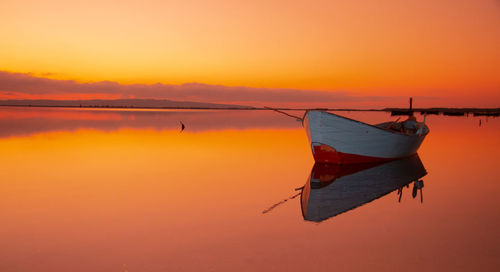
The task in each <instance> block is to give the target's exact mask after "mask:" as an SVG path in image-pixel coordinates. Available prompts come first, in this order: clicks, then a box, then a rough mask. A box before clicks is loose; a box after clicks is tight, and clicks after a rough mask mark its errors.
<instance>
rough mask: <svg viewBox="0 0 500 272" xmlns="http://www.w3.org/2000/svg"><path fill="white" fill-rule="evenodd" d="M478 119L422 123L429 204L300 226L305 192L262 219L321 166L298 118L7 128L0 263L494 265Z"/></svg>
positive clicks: (493, 185)
mask: <svg viewBox="0 0 500 272" xmlns="http://www.w3.org/2000/svg"><path fill="white" fill-rule="evenodd" d="M92 114H94V113H92ZM247 114H248V113H247ZM250 115H251V114H250ZM148 116H150V117H151V118H152V119H153V120H150V123H151V124H153V123H154V122H155V121H156V122H158V120H163V121H165V120H169V119H165V118H163V117H158V116H156V117H155V116H154V115H148ZM186 116H187V115H185V114H184V115H183V114H180V115H176V116H175V117H176V118H175V120H173V121H172V123H174V121H175V122H177V119H178V118H177V117H181V118H182V119H185V118H187V117H186ZM385 117H387V116H385ZM141 118H143V119H142V120H146V119H148V118H149V117H141ZM162 118H163V119H162ZM200 118H202V117H200ZM252 118H253V117H247V119H245V120H256V119H252ZM279 118H281V117H279ZM365 118H367V119H377V118H379V117H378V116H375V117H374V116H371V117H370V116H367V117H365ZM46 119H48V120H49V121H50V120H52V121H53V120H54V118H52V117H51V118H46ZM125 119H126V118H125ZM37 120H40V119H37ZM193 120H196V118H194V117H193ZM202 120H208V118H206V119H202ZM216 120H221V119H216ZM259 120H260V121H262V122H265V120H266V119H265V118H261V119H259ZM284 120H287V119H286V118H285V119H284ZM292 121H293V120H292ZM473 121H474V122H473ZM475 121H477V119H465V118H443V117H433V118H429V119H428V123H429V126H430V128H431V133H430V134H429V136H428V138H427V139H426V141H425V142H424V144H423V146H422V148H421V150H420V158H421V160H422V161H423V164H424V165H425V168H426V169H427V171H428V172H429V174H428V175H427V176H426V177H425V201H424V203H423V204H421V203H420V202H419V201H414V200H412V199H411V196H410V192H409V190H408V191H407V192H404V195H403V198H402V201H401V203H398V201H397V200H398V195H397V194H396V192H394V193H391V194H389V195H387V196H385V197H382V198H380V199H377V200H376V201H373V202H371V203H369V204H367V205H363V206H362V207H359V208H357V209H355V210H352V211H350V212H348V213H343V214H341V215H339V216H336V217H335V218H332V219H330V220H327V221H323V222H322V223H320V224H317V223H311V222H306V221H304V220H303V218H302V213H301V207H300V201H299V199H298V198H294V199H292V200H289V201H287V202H286V203H285V204H282V205H280V206H278V207H276V208H275V209H273V210H272V211H270V212H268V213H265V214H262V210H264V209H265V208H266V207H269V206H270V205H272V204H273V203H276V202H277V201H280V200H282V199H284V198H286V197H288V196H290V195H293V194H295V193H296V191H295V190H294V189H295V188H298V187H301V186H302V185H303V184H304V182H305V181H306V180H307V179H308V176H309V174H310V171H311V167H312V166H313V159H312V156H311V154H310V150H309V148H308V147H307V139H306V135H305V133H304V132H303V130H302V129H301V128H300V123H299V124H297V123H294V122H295V121H293V122H291V123H288V125H287V126H288V127H279V126H274V127H273V125H272V122H274V121H273V120H272V119H271V120H270V122H271V125H266V124H264V125H261V126H260V127H259V126H258V125H256V124H257V123H252V122H249V123H245V124H244V126H243V125H242V124H237V125H233V124H234V123H226V124H225V125H224V126H225V127H224V126H222V127H219V128H217V129H213V130H210V129H208V128H209V127H208V125H207V126H206V127H207V129H204V130H198V131H196V132H190V131H185V132H182V133H180V132H179V130H178V127H177V126H174V125H172V127H171V128H160V129H158V127H148V126H146V127H143V126H139V127H134V126H123V127H122V126H114V127H113V129H105V128H102V127H100V126H96V125H93V124H95V122H100V121H99V120H93V122H94V123H88V124H86V126H87V127H85V126H83V127H70V129H64V128H65V127H64V126H61V127H58V128H57V129H55V130H44V131H37V132H30V133H14V134H10V136H8V137H4V138H1V139H0V170H1V173H2V179H1V181H0V186H1V190H0V220H1V222H2V224H1V226H0V240H1V241H2V246H1V247H0V271H194V270H202V271H206V270H208V271H210V270H214V271H234V270H241V271H255V270H263V271H283V270H291V271H302V270H318V271H331V270H333V269H336V270H350V271H353V270H354V271H366V270H367V269H370V270H400V269H401V268H402V267H404V268H405V270H410V271H422V270H462V271H467V270H471V269H473V268H477V267H480V268H481V270H485V271H487V270H494V269H495V268H496V267H497V266H498V265H499V264H500V263H499V258H498V256H500V255H499V254H500V249H499V247H498V245H499V244H500V238H499V237H498V235H497V230H498V227H499V222H500V213H499V208H498V207H500V205H499V204H500V203H499V201H498V197H497V195H498V194H499V193H500V185H499V183H498V182H497V180H498V175H499V174H500V170H499V169H498V167H497V164H498V163H497V161H498V157H499V156H500V148H499V146H498V139H500V137H499V136H500V124H499V120H498V119H490V120H489V121H488V122H487V123H486V122H485V123H484V124H483V125H482V126H481V127H478V126H477V123H476V122H475ZM89 122H90V121H89ZM285 122H286V121H285ZM215 123H216V122H215ZM31 124H34V123H31ZM80 124H81V123H79V125H80ZM106 124H108V125H109V124H111V125H113V123H106ZM193 124H197V123H196V122H194V123H193ZM198 124H201V123H198ZM27 126H28V125H27ZM293 126H295V127H293ZM188 128H189V127H188ZM19 131H20V130H19Z"/></svg>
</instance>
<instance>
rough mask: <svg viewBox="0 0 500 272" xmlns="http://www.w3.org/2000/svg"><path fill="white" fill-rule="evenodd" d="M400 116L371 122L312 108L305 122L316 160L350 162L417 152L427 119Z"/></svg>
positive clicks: (405, 155)
mask: <svg viewBox="0 0 500 272" xmlns="http://www.w3.org/2000/svg"><path fill="white" fill-rule="evenodd" d="M410 109H411V108H410ZM398 120H399V119H398ZM398 120H396V121H394V122H385V123H381V124H376V125H370V124H367V123H364V122H360V121H357V120H353V119H350V118H347V117H343V116H340V115H337V114H334V113H330V112H327V111H323V110H310V111H306V113H305V115H304V118H303V125H304V127H305V130H306V132H307V137H308V140H309V145H310V147H311V150H312V153H313V157H314V160H315V161H316V162H319V163H336V164H351V163H368V162H376V161H390V160H395V159H400V158H405V157H408V156H411V155H413V154H416V153H417V150H418V148H419V147H420V145H421V144H422V142H423V140H424V139H425V136H426V135H427V134H428V133H429V128H428V127H427V125H426V124H425V122H417V120H416V118H415V117H414V116H413V114H411V115H410V116H409V117H408V119H407V120H405V121H403V122H397V121H398Z"/></svg>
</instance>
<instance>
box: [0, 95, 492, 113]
mask: <svg viewBox="0 0 500 272" xmlns="http://www.w3.org/2000/svg"><path fill="white" fill-rule="evenodd" d="M0 106H2V107H49V108H109V109H170V110H176V109H177V110H280V111H286V110H289V111H310V110H321V111H334V112H344V111H346V112H347V111H360V112H361V111H363V112H369V111H372V112H390V113H391V115H410V114H413V113H416V112H418V113H420V114H422V115H426V114H427V115H439V114H442V115H447V116H468V115H469V114H472V115H474V116H493V117H497V116H500V108H446V107H433V108H413V109H411V110H410V109H408V108H383V109H354V108H289V107H276V108H270V107H252V106H241V105H231V104H215V103H202V102H188V101H172V100H155V99H118V100H99V99H96V100H67V101H61V100H0Z"/></svg>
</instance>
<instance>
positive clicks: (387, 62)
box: [0, 0, 500, 106]
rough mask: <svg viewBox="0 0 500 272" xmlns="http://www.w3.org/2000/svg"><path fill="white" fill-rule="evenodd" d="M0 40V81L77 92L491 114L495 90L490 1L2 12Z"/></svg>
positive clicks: (124, 4) (93, 6) (42, 7)
mask: <svg viewBox="0 0 500 272" xmlns="http://www.w3.org/2000/svg"><path fill="white" fill-rule="evenodd" d="M0 35H1V37H2V42H1V43H0V71H7V72H14V73H32V74H33V75H36V76H40V77H47V78H51V79H72V80H77V81H78V82H97V81H103V80H109V81H116V82H119V83H122V84H131V83H134V84H137V83H141V84H152V83H157V82H160V83H163V84H182V83H186V82H199V83H205V84H220V85H225V86H248V87H264V88H293V89H303V90H325V91H347V92H353V93H355V94H359V95H383V96H387V95H402V96H408V95H414V94H415V93H418V94H419V95H425V96H439V97H443V96H444V97H451V96H459V97H463V101H466V100H470V98H471V97H474V98H475V100H474V101H475V103H476V105H478V104H481V105H490V106H491V101H492V99H498V98H499V94H498V93H499V90H500V76H498V75H500V50H499V49H498V47H499V44H500V2H499V1H497V0H476V1H469V0H468V1H464V0H440V1H422V0H420V1H416V0H415V1H412V0H406V1H402V0H388V1H368V0H366V1H347V0H341V1H314V2H312V1H276V0H266V1H247V2H245V3H243V2H241V1H229V0H214V1H196V0H181V1H177V0H174V1H105V0H99V1H94V0H87V1H62V0H60V1H57V0H54V1H50V0H49V1H26V0H16V1H10V0H5V1H2V2H1V3H0ZM0 87H1V86H0ZM0 91H1V90H0ZM481 97H484V99H483V100H481V99H480V98H481ZM481 105H479V106H481Z"/></svg>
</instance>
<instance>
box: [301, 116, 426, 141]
mask: <svg viewBox="0 0 500 272" xmlns="http://www.w3.org/2000/svg"><path fill="white" fill-rule="evenodd" d="M312 111H316V112H323V113H327V114H330V115H333V116H336V117H339V118H342V119H346V120H348V121H351V122H356V123H359V124H362V125H366V126H369V127H373V128H376V129H379V130H382V131H385V132H388V133H392V134H396V135H401V136H407V137H425V136H426V135H427V134H429V132H430V129H429V127H428V126H427V125H426V124H425V123H422V122H419V123H422V124H424V125H425V127H426V128H427V132H426V133H424V134H421V135H417V134H406V133H403V132H398V131H393V130H389V129H385V128H381V127H378V126H376V125H372V124H368V123H365V122H362V121H359V120H355V119H351V118H349V117H345V116H342V115H338V114H335V113H331V112H328V111H322V110H310V111H307V112H306V114H308V113H309V112H312Z"/></svg>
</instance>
